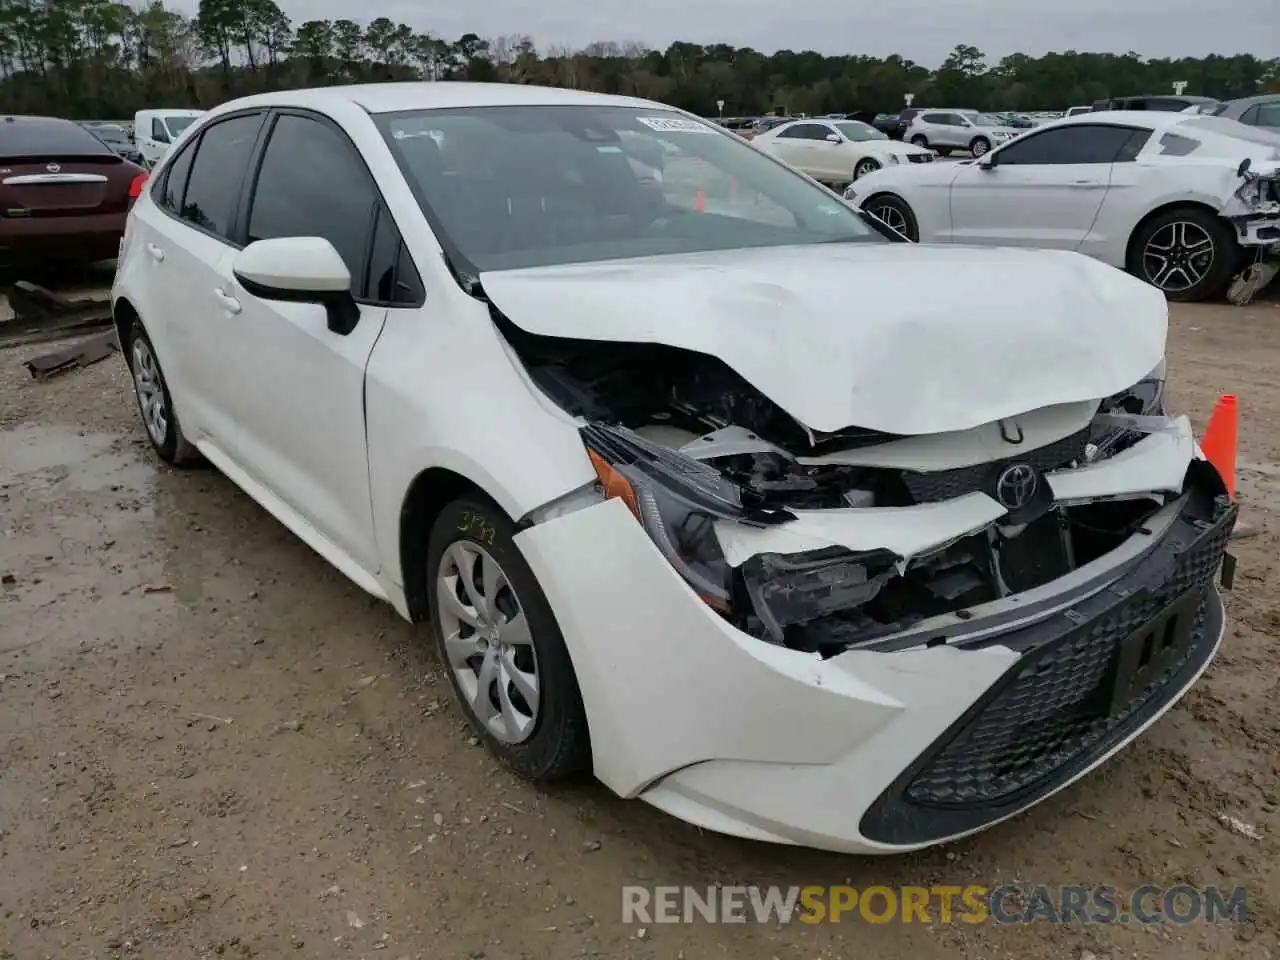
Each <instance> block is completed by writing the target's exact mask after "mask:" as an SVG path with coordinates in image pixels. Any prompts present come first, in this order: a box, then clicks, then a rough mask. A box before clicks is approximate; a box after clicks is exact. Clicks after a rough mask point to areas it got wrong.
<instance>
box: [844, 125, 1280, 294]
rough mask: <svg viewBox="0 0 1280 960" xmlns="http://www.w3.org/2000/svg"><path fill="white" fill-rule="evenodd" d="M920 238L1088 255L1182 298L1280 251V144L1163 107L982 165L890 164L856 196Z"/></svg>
mask: <svg viewBox="0 0 1280 960" xmlns="http://www.w3.org/2000/svg"><path fill="white" fill-rule="evenodd" d="M844 197H845V199H846V200H849V201H852V202H853V203H854V204H856V205H857V206H859V207H860V208H861V209H862V210H864V211H866V212H868V213H871V214H873V215H874V216H876V217H878V218H880V219H881V220H883V221H884V222H885V223H887V224H889V225H890V226H892V227H893V228H894V229H895V230H898V231H899V232H901V233H902V234H904V235H905V236H907V237H908V238H909V239H912V240H919V241H922V242H932V243H968V244H982V245H993V246H1015V247H1044V248H1050V249H1056V250H1075V251H1077V252H1079V253H1083V254H1087V255H1089V256H1091V257H1095V258H1097V259H1098V260H1101V261H1103V262H1104V263H1109V264H1111V265H1112V266H1115V267H1119V268H1120V269H1122V270H1128V271H1129V272H1130V273H1132V274H1133V275H1134V276H1137V277H1139V278H1141V279H1143V280H1145V281H1147V282H1148V283H1150V284H1152V285H1154V286H1156V287H1159V288H1160V289H1161V290H1163V291H1164V293H1165V295H1166V296H1167V297H1168V298H1169V299H1170V300H1203V299H1205V298H1207V297H1210V296H1213V295H1214V294H1216V293H1219V292H1221V290H1222V289H1223V288H1224V287H1225V286H1226V285H1227V282H1228V281H1229V280H1230V279H1231V277H1232V275H1233V274H1235V273H1236V272H1237V271H1238V270H1239V269H1240V268H1241V267H1242V266H1244V265H1245V262H1246V261H1247V260H1249V259H1263V258H1266V257H1271V256H1275V255H1276V254H1278V253H1280V134H1275V133H1272V132H1269V131H1265V130H1259V129H1258V128H1256V127H1248V126H1245V125H1243V124H1240V123H1237V122H1236V121H1234V120H1223V119H1220V118H1218V117H1206V116H1198V115H1196V114H1184V113H1166V112H1160V111H1124V112H1102V113H1088V114H1083V115H1080V116H1076V117H1071V118H1068V119H1065V120H1060V121H1058V122H1056V123H1050V124H1046V125H1045V126H1043V127H1039V128H1037V129H1035V130H1033V131H1028V132H1027V133H1026V134H1024V135H1023V136H1021V137H1019V138H1018V139H1016V140H1014V141H1012V142H1010V143H1007V144H1005V145H1004V146H1001V147H999V148H997V149H995V150H993V151H991V153H989V154H987V155H986V156H985V157H983V158H982V159H981V160H962V161H960V162H959V163H954V164H933V165H929V166H920V167H914V166H912V167H897V168H886V169H884V170H881V171H879V172H877V173H875V174H872V175H871V176H869V177H867V178H866V179H865V180H861V181H859V182H858V183H857V184H855V185H852V186H850V187H849V188H848V189H847V190H846V191H845V194H844Z"/></svg>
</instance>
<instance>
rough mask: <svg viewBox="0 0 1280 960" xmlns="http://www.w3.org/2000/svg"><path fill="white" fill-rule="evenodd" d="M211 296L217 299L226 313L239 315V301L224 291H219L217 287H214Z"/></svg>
mask: <svg viewBox="0 0 1280 960" xmlns="http://www.w3.org/2000/svg"><path fill="white" fill-rule="evenodd" d="M213 295H214V296H215V297H217V298H218V302H219V303H221V304H222V309H223V310H226V311H227V312H228V313H239V312H240V310H241V309H242V308H241V306H240V301H239V300H237V299H236V298H235V297H233V296H231V295H230V294H229V293H227V292H226V291H224V290H219V289H218V288H217V287H214V288H213Z"/></svg>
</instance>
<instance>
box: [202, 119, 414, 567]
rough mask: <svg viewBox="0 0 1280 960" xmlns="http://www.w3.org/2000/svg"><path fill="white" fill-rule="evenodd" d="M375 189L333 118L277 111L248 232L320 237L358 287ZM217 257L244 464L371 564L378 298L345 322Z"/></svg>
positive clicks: (381, 318) (238, 454) (381, 319)
mask: <svg viewBox="0 0 1280 960" xmlns="http://www.w3.org/2000/svg"><path fill="white" fill-rule="evenodd" d="M378 205H379V200H378V192H377V189H376V187H375V186H374V183H373V179H372V177H371V176H370V174H369V172H368V170H367V168H366V167H365V165H364V163H363V161H362V160H361V159H360V156H359V154H358V152H357V151H356V148H355V146H354V145H353V144H352V143H351V141H350V140H349V139H348V138H347V137H346V135H345V134H344V133H342V132H341V130H340V129H339V128H337V127H336V126H335V125H332V124H330V123H329V122H327V121H326V120H324V119H322V118H320V117H317V116H314V115H308V114H304V113H293V112H282V113H280V114H279V115H278V116H277V117H276V118H275V122H274V125H273V126H272V128H271V130H270V133H269V134H268V139H267V143H266V147H265V150H264V152H263V154H262V163H261V166H260V168H259V172H258V177H257V182H256V184H255V185H254V187H253V189H252V192H251V199H250V201H249V209H248V211H247V215H246V218H245V223H246V229H247V234H246V236H245V241H246V243H253V242H254V241H257V240H266V239H273V238H278V237H323V238H325V239H326V240H329V242H330V243H332V244H333V245H334V247H335V248H336V249H337V251H338V253H339V254H341V255H342V258H343V260H344V261H345V262H346V264H347V268H348V269H349V270H350V271H351V276H352V293H353V295H355V296H356V297H357V298H358V299H359V298H361V297H362V293H363V290H364V274H365V271H366V261H367V253H368V249H369V243H370V240H371V230H372V229H373V213H374V210H375V208H376V207H377V206H378ZM233 268H234V258H232V260H229V261H225V262H224V264H223V272H222V276H221V277H220V278H219V279H220V290H221V294H222V296H223V297H225V300H226V302H227V305H228V307H229V308H230V309H231V310H232V311H234V315H232V316H230V317H229V318H228V323H227V325H226V333H227V337H226V347H225V349H226V350H227V351H228V353H229V355H230V358H231V360H232V363H231V366H230V371H229V372H230V377H231V381H232V383H233V385H234V394H235V399H234V401H233V406H232V409H233V411H234V415H235V418H236V428H237V442H236V449H235V453H234V456H235V458H236V460H237V462H238V463H239V465H240V467H241V469H243V470H244V471H245V472H246V473H247V474H249V475H250V477H252V478H253V479H254V480H256V481H257V482H259V483H261V484H262V485H263V486H265V487H266V488H267V489H268V490H269V491H270V492H271V493H272V494H273V495H274V496H276V497H278V498H279V499H280V500H282V501H284V503H285V504H286V505H287V506H288V507H289V508H290V509H291V510H293V511H294V512H295V513H297V514H298V515H299V516H300V517H301V518H302V519H303V520H305V521H306V522H307V523H308V524H310V525H311V526H312V527H314V528H315V530H316V531H317V532H318V533H319V534H321V535H322V536H323V537H324V538H325V539H327V540H328V541H330V542H331V543H333V544H334V545H335V546H337V547H338V548H339V549H340V550H341V551H342V552H343V553H344V554H346V555H347V556H348V557H350V558H351V559H352V560H353V561H355V563H357V564H358V565H359V566H360V567H361V568H363V569H364V570H365V571H367V572H369V573H370V574H373V573H376V572H377V570H378V560H377V549H376V543H375V541H374V536H373V514H372V507H371V503H370V496H369V466H368V451H367V446H366V433H365V416H364V377H365V368H366V367H367V365H368V362H369V356H370V353H371V352H372V350H373V346H374V344H375V343H376V342H377V340H378V336H379V334H381V332H382V327H383V324H384V323H385V322H386V320H387V313H388V311H387V308H386V307H385V306H374V305H369V304H367V303H366V304H364V305H361V306H360V308H359V309H360V319H359V322H358V323H356V325H355V328H354V329H353V330H352V331H351V332H350V333H347V334H342V333H336V332H334V331H332V330H330V329H329V327H328V324H327V318H326V311H325V309H324V307H322V306H319V305H316V304H306V303H287V302H282V301H277V300H263V299H259V298H257V297H255V296H253V295H252V294H250V293H248V292H247V291H246V290H245V289H244V288H243V287H242V286H241V285H240V284H239V283H238V282H237V281H236V279H235V277H234V274H233Z"/></svg>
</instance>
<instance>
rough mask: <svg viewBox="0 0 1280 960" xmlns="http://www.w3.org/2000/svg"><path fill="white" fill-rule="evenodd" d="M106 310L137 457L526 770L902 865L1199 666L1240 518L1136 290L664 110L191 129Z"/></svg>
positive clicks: (1173, 696)
mask: <svg viewBox="0 0 1280 960" xmlns="http://www.w3.org/2000/svg"><path fill="white" fill-rule="evenodd" d="M422 133H425V134H426V135H416V134H422ZM410 134H415V135H410ZM642 155H643V156H642ZM650 164H660V165H661V166H662V167H663V176H662V177H661V178H655V177H652V176H649V175H647V174H644V173H642V172H640V171H639V170H637V167H640V168H643V169H646V170H647V169H650V166H649V165H650ZM921 278H927V279H928V282H927V283H921V282H920V279H921ZM997 287H998V288H999V289H1000V290H1002V291H1003V293H1004V296H1001V297H992V296H990V293H991V291H992V289H994V288H997ZM904 289H910V291H911V296H910V297H903V296H902V295H901V291H902V290H904ZM978 299H981V300H982V301H983V302H985V303H986V304H987V307H986V309H985V310H983V311H982V312H981V313H980V314H978V315H976V316H972V317H968V318H966V319H965V320H964V321H963V322H959V321H957V320H956V318H955V316H954V312H953V307H954V305H955V304H956V303H957V302H966V301H972V300H978ZM112 300H113V307H114V316H115V321H116V325H117V331H118V335H119V337H120V341H121V346H122V348H123V349H122V353H123V355H124V357H125V358H126V361H127V363H128V365H129V371H130V373H131V375H132V378H133V382H134V385H135V388H136V393H137V401H138V407H139V410H140V412H141V420H142V425H143V427H144V428H145V432H146V435H147V436H148V437H149V438H150V442H151V444H152V445H153V446H154V448H155V450H156V452H157V454H158V455H159V456H160V457H161V458H162V459H164V460H166V461H168V462H170V463H173V464H175V465H189V464H194V463H197V462H199V461H200V460H202V459H203V460H208V461H210V462H212V464H213V465H214V466H216V467H217V468H218V469H220V470H221V471H222V472H224V473H225V474H226V475H227V476H228V477H230V478H231V480H232V481H233V482H235V483H236V484H238V485H239V486H240V487H241V488H242V489H243V490H245V491H246V492H247V493H248V494H249V495H250V496H252V497H253V498H254V499H256V500H257V501H258V502H259V503H260V504H261V505H262V506H263V507H264V508H265V509H266V510H267V511H269V512H270V513H271V514H273V515H274V516H275V517H276V518H278V519H279V520H280V521H281V522H282V523H284V524H285V525H286V526H287V527H288V528H289V529H291V530H292V531H293V532H294V533H296V534H297V536H298V537H300V538H301V539H302V540H303V541H305V542H306V543H307V544H309V545H310V546H311V547H312V548H313V549H314V550H315V551H316V552H317V553H319V554H320V555H321V556H322V557H324V558H325V559H326V560H328V561H329V562H330V563H332V564H333V565H334V566H335V567H337V568H338V569H339V570H340V571H342V572H343V573H344V574H345V575H346V576H347V577H349V578H350V579H351V580H352V581H354V582H355V583H356V584H357V585H359V586H360V587H361V588H362V589H364V590H366V591H367V592H368V593H370V594H372V595H373V596H375V597H378V598H381V599H383V600H385V601H387V602H388V603H390V604H391V605H392V606H393V607H394V608H395V609H396V610H397V611H398V612H399V613H400V614H401V615H402V616H403V617H405V618H407V619H409V620H411V621H414V622H421V623H423V624H424V627H426V628H427V629H424V635H426V636H434V641H435V643H436V645H437V648H438V651H439V657H440V662H441V664H442V667H443V669H444V670H445V672H446V674H447V676H448V677H449V678H450V682H451V683H452V685H453V688H454V691H455V693H456V695H457V697H458V700H459V704H460V710H461V711H463V713H464V714H465V716H466V717H467V719H468V720H469V722H470V723H471V725H472V726H473V728H474V729H475V730H476V732H477V736H479V737H480V738H481V739H482V740H483V742H484V743H485V744H486V745H487V746H488V747H489V749H490V750H491V751H492V752H493V753H494V754H495V755H496V756H498V757H500V758H501V759H502V760H503V761H505V762H506V763H508V764H509V765H510V766H511V767H512V768H514V769H515V770H517V771H518V772H519V773H520V774H522V775H524V776H525V777H528V778H530V779H535V780H548V779H552V778H557V777H563V776H566V775H569V774H572V773H574V772H576V771H581V770H592V771H594V773H595V775H596V776H597V777H599V778H600V780H602V781H603V782H604V783H605V784H606V785H607V786H608V787H609V788H610V789H612V790H613V791H615V792H616V793H617V794H619V795H621V796H623V797H637V798H640V799H643V800H646V801H648V802H649V803H651V804H653V805H655V806H657V807H659V808H661V809H663V810H666V811H668V812H669V813H671V814H673V815H675V816H677V817H680V818H682V819H684V820H686V821H689V822H691V823H694V824H697V825H698V826H700V827H704V828H707V829H712V830H718V831H723V832H725V833H730V834H736V835H739V836H744V837H751V838H755V839H761V840H770V841H776V842H782V843H793V844H806V845H813V846H819V847H825V848H829V849H833V850H845V851H852V852H857V851H863V852H871V853H890V852H896V851H905V850H911V849H917V848H920V847H924V846H928V845H930V844H934V843H938V842H941V841H945V840H949V839H953V838H956V837H959V836H964V835H966V834H969V833H973V832H975V831H977V830H981V829H983V828H985V827H988V826H990V825H992V824H994V823H997V822H999V821H1001V820H1003V819H1005V818H1007V817H1010V816H1013V815H1014V814H1016V813H1018V812H1019V811H1021V810H1024V809H1026V808H1028V807H1030V806H1032V805H1033V804H1035V803H1037V802H1039V801H1040V800H1043V799H1044V798H1045V797H1048V796H1049V795H1051V794H1053V793H1055V792H1056V791H1058V790H1060V789H1062V788H1063V787H1065V786H1067V785H1068V784H1070V783H1071V782H1073V781H1074V780H1076V779H1078V778H1080V777H1082V776H1084V775H1085V774H1086V773H1088V772H1089V771H1090V770H1092V769H1093V768H1095V767H1097V766H1098V765H1099V764H1101V763H1102V762H1103V761H1104V760H1106V758H1107V757H1109V756H1111V755H1112V754H1113V753H1115V752H1116V751H1117V750H1119V749H1120V748H1122V747H1123V746H1124V745H1125V744H1126V743H1128V742H1130V741H1131V740H1132V739H1133V738H1134V737H1136V736H1138V735H1139V734H1140V733H1141V732H1142V731H1143V730H1144V729H1145V728H1146V727H1148V726H1149V725H1150V724H1152V723H1154V722H1155V721H1156V720H1157V719H1158V718H1159V717H1160V716H1161V715H1162V714H1164V713H1165V711H1167V710H1168V709H1169V708H1170V707H1171V706H1172V705H1173V704H1174V703H1175V702H1176V701H1177V700H1178V699H1179V698H1180V697H1181V696H1182V694H1183V693H1184V692H1185V691H1186V690H1187V689H1188V687H1189V686H1190V685H1191V684H1192V683H1194V682H1195V680H1196V679H1197V678H1198V677H1199V676H1200V674H1201V672H1202V671H1203V670H1204V669H1205V668H1206V666H1207V665H1208V664H1209V662H1210V661H1211V660H1212V658H1213V656H1214V654H1215V652H1216V651H1217V649H1218V645H1219V643H1220V640H1221V637H1222V631H1223V622H1224V621H1223V608H1222V601H1221V599H1220V596H1219V592H1218V587H1217V584H1216V582H1215V580H1216V570H1217V568H1218V566H1219V562H1220V560H1221V559H1222V557H1223V549H1224V545H1225V543H1226V539H1227V535H1228V533H1229V531H1230V530H1231V526H1232V524H1233V523H1234V517H1235V508H1234V507H1233V506H1232V505H1231V504H1230V503H1229V501H1228V499H1227V497H1226V496H1225V490H1224V486H1223V483H1222V480H1221V478H1220V477H1219V476H1218V474H1217V472H1216V471H1215V470H1214V468H1213V467H1212V466H1210V465H1209V464H1208V462H1207V461H1205V460H1204V459H1203V458H1202V457H1201V456H1200V454H1199V452H1198V450H1197V448H1196V444H1195V441H1194V439H1193V436H1192V432H1191V426H1190V423H1189V421H1188V420H1187V418H1186V417H1174V416H1170V415H1168V414H1166V412H1165V410H1164V407H1163V404H1162V397H1163V385H1164V365H1163V359H1162V358H1163V355H1164V345H1165V336H1166V327H1167V307H1166V305H1165V302H1164V298H1163V297H1161V296H1160V294H1159V293H1158V292H1157V291H1155V290H1153V289H1151V288H1150V287H1147V286H1146V285H1144V284H1142V283H1139V282H1138V281H1136V280H1134V279H1133V278H1131V277H1126V276H1124V275H1123V274H1121V273H1118V272H1116V271H1114V270H1111V269H1109V268H1107V267H1105V266H1103V265H1101V264H1098V263H1094V262H1092V261H1090V260H1088V259H1087V258H1085V257H1079V256H1076V255H1074V254H1064V253H1053V252H1035V251H1020V250H1003V251H1002V250H982V249H955V250H947V249H942V248H936V247H935V248H929V247H925V246H919V245H915V244H910V243H905V242H901V239H900V238H897V237H896V235H894V234H892V232H891V231H889V230H888V229H887V228H885V227H884V226H883V224H881V223H880V222H879V221H876V220H874V218H871V217H868V216H866V215H863V214H860V213H858V212H857V211H855V210H853V209H852V208H850V207H849V206H848V205H847V204H845V203H843V202H841V201H840V200H839V199H838V198H837V197H834V196H832V195H831V193H830V191H828V190H826V189H824V188H823V187H821V186H819V185H817V184H815V183H813V181H812V180H810V179H808V178H806V177H804V176H802V175H800V174H799V173H797V172H795V171H794V170H792V169H790V168H788V167H787V166H786V165H784V164H782V163H780V162H778V161H777V160H774V159H773V158H771V157H769V156H766V155H765V154H763V153H761V152H760V151H758V150H755V149H753V148H752V147H751V146H750V145H748V144H746V143H744V142H743V141H742V140H740V139H739V138H737V137H734V136H731V135H729V134H727V133H725V132H724V131H722V130H719V129H717V128H716V127H715V126H714V125H711V124H708V123H705V122H704V121H702V120H700V119H698V118H696V117H693V116H692V115H690V114H687V113H682V112H679V111H676V110H673V109H671V108H669V107H666V106H662V105H661V104H657V103H650V102H647V101H643V100H635V99H629V98H621V97H609V96H600V95H597V94H592V93H585V92H580V91H574V90H559V89H542V88H538V87H533V86H525V85H500V84H493V85H485V84H468V83H409V84H363V85H359V86H351V87H329V88H325V89H321V90H292V91H282V92H276V93H267V94H262V95H259V96H254V97H249V98H245V99H240V100H235V101H232V102H230V103H226V104H223V105H222V106H220V107H218V108H216V109H215V110H213V111H211V112H210V113H209V114H207V115H205V116H203V117H202V118H201V119H199V120H198V121H196V124H195V125H194V126H193V128H192V130H191V131H190V132H189V133H188V134H187V135H186V136H185V137H183V139H182V140H181V141H180V142H179V143H178V144H177V145H176V146H175V148H174V149H173V150H172V151H171V152H170V153H169V154H168V155H167V156H166V158H165V159H164V160H163V161H162V163H161V164H160V166H159V167H158V168H157V170H156V171H155V173H154V174H153V175H152V177H151V179H150V183H149V184H148V185H147V186H146V187H145V189H143V191H142V194H141V196H140V197H139V198H138V200H137V202H136V204H135V206H134V207H133V210H132V212H131V214H130V217H129V222H128V228H127V232H126V235H125V239H124V243H123V249H122V251H121V257H120V260H119V268H118V273H117V275H116V280H115V284H114V288H113V291H112ZM428 625H429V626H428Z"/></svg>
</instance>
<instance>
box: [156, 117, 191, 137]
mask: <svg viewBox="0 0 1280 960" xmlns="http://www.w3.org/2000/svg"><path fill="white" fill-rule="evenodd" d="M197 119H198V118H197V117H165V118H164V125H165V126H166V127H168V128H169V134H170V136H172V137H173V138H174V139H177V136H178V134H180V133H181V132H182V131H183V130H185V129H187V127H189V126H191V125H192V124H193V123H195V122H196V120H197Z"/></svg>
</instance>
